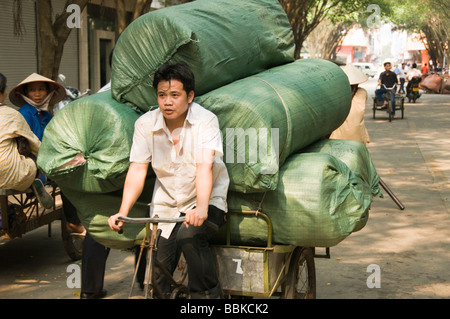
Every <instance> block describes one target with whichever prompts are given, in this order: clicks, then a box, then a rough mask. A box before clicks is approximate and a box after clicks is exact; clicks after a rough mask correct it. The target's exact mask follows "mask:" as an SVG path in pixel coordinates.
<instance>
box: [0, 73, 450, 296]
mask: <svg viewBox="0 0 450 319" xmlns="http://www.w3.org/2000/svg"><path fill="white" fill-rule="evenodd" d="M363 86H364V87H366V88H367V90H368V91H369V96H370V97H371V96H372V94H373V90H374V88H375V80H373V79H372V80H370V81H369V82H367V83H365V84H364V85H363ZM371 103H372V102H371V98H370V99H369V101H368V107H367V110H366V126H367V128H368V131H369V134H370V138H371V143H370V144H369V147H368V148H369V151H370V153H371V155H372V159H373V162H374V164H375V166H376V168H377V171H378V173H379V175H380V177H381V178H382V179H383V180H384V182H385V183H386V184H387V185H388V186H389V187H390V189H391V190H392V191H393V192H394V194H395V195H396V196H397V197H398V198H399V200H400V201H401V202H402V203H403V205H404V206H405V207H406V208H405V209H404V210H400V209H399V208H398V207H397V205H396V204H395V203H394V201H393V200H392V199H391V198H390V197H389V196H388V194H387V193H386V192H384V198H383V199H381V198H375V199H374V201H373V204H372V209H371V211H370V217H369V221H368V223H367V225H366V227H365V228H363V229H362V230H361V231H359V232H357V233H354V234H352V235H350V236H349V237H348V238H347V239H345V240H344V241H342V242H341V243H339V244H338V245H337V246H335V247H332V248H331V259H316V271H317V298H318V299H335V298H344V299H363V298H399V299H405V298H414V299H415V298H449V297H450V272H449V271H448V263H449V261H450V219H449V212H450V203H449V198H450V187H449V184H450V183H449V179H450V147H449V145H448V144H449V142H450V138H449V136H450V95H431V94H429V95H426V94H425V95H422V97H421V98H420V99H419V100H418V101H417V103H416V104H409V103H406V104H405V105H406V110H405V118H404V119H397V120H394V121H393V122H391V123H389V121H388V119H387V116H386V113H384V112H381V111H378V112H377V114H376V119H373V118H372V109H371ZM133 263H134V256H133V254H132V253H131V252H129V251H117V250H113V251H111V254H110V258H109V259H108V264H107V271H106V277H105V289H107V290H108V298H127V296H128V292H129V286H130V283H131V278H132V271H133ZM0 264H1V266H0V298H25V299H29V298H50V299H56V298H63V299H75V298H79V291H80V289H79V288H69V287H67V279H68V278H69V276H70V275H71V274H72V272H67V267H68V266H69V265H71V264H75V265H80V262H76V263H74V262H73V261H71V260H70V259H69V257H68V256H67V255H66V253H65V251H64V249H63V246H62V242H61V239H60V231H59V223H57V222H55V223H54V224H53V236H52V237H51V238H48V237H47V229H46V227H42V228H40V229H38V230H36V231H33V232H31V233H28V234H26V235H25V236H24V237H23V238H21V239H15V240H13V241H9V242H6V244H4V243H2V242H0ZM369 265H372V266H370V267H375V268H370V267H369ZM373 265H375V266H373ZM75 267H76V266H75ZM368 267H369V272H368ZM377 267H378V268H377ZM374 269H378V270H379V273H378V274H379V276H378V279H379V280H378V283H379V284H380V288H376V287H374V288H369V287H368V285H367V279H368V277H369V276H371V275H373V274H374ZM371 278H373V277H371Z"/></svg>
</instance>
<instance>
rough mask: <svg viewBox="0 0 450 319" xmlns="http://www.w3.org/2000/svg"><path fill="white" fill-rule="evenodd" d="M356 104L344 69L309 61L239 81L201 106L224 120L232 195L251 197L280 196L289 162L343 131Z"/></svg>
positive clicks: (201, 100) (210, 94)
mask: <svg viewBox="0 0 450 319" xmlns="http://www.w3.org/2000/svg"><path fill="white" fill-rule="evenodd" d="M351 98H352V96H351V90H350V84H349V81H348V78H347V76H346V74H345V73H344V72H343V71H342V69H341V68H340V67H338V66H337V65H336V64H334V63H332V62H329V61H326V60H322V59H306V60H297V61H295V62H292V63H288V64H285V65H281V66H277V67H274V68H271V69H269V70H266V71H264V72H261V73H259V74H256V75H254V76H250V77H247V78H244V79H241V80H238V81H235V82H233V83H230V84H228V85H225V86H223V87H220V88H218V89H215V90H213V91H211V92H208V93H206V94H204V95H202V96H199V97H197V98H196V100H195V101H196V102H197V103H199V104H200V105H202V106H203V107H205V108H206V109H208V110H210V111H212V112H213V113H214V114H216V115H217V117H218V119H219V124H220V127H221V130H222V134H223V140H224V162H225V164H226V165H227V169H228V173H229V175H230V190H232V191H236V192H241V193H251V192H262V191H266V190H274V189H275V188H276V187H277V184H278V174H279V173H278V169H279V167H280V166H281V165H283V163H284V161H285V160H286V158H287V157H288V156H289V155H291V154H293V153H295V152H297V151H299V150H300V149H302V148H304V147H306V146H308V145H310V144H311V143H313V142H315V141H317V140H319V139H321V138H322V137H324V136H327V135H329V134H330V133H331V132H333V131H334V130H335V129H336V128H338V127H339V126H340V125H341V124H342V123H343V122H344V121H345V119H346V117H347V115H348V112H349V111H350V107H351ZM274 130H275V131H274ZM260 132H262V133H263V134H261V135H260ZM272 133H274V136H272ZM246 135H247V137H248V141H245V139H246ZM261 148H266V150H263V151H262V152H261Z"/></svg>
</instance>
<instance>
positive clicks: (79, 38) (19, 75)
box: [0, 0, 165, 106]
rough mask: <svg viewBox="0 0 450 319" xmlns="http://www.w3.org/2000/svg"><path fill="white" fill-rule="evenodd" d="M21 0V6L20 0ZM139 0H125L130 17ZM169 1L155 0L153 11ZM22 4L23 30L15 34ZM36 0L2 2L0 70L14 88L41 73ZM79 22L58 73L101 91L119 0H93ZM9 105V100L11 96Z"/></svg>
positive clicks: (59, 4) (60, 5) (56, 5)
mask: <svg viewBox="0 0 450 319" xmlns="http://www.w3.org/2000/svg"><path fill="white" fill-rule="evenodd" d="M19 3H20V8H18V4H19ZM65 3H66V1H61V0H52V6H53V13H52V14H53V17H55V16H56V14H60V13H62V12H63V11H64V10H66V9H67V8H65V7H64V6H65ZM134 4H135V0H127V1H125V5H126V11H127V14H128V15H129V16H131V14H132V11H133V9H134ZM164 6H165V1H164V0H161V1H159V0H153V1H152V5H151V8H150V10H154V9H159V8H162V7H164ZM19 9H20V23H21V30H22V33H21V34H20V35H15V34H14V30H15V28H14V24H15V23H17V22H18V19H17V12H18V10H19ZM37 16H38V13H37V1H35V0H20V1H15V0H2V1H0V21H2V28H1V30H0V43H1V45H0V73H3V74H4V75H5V76H6V77H7V78H8V89H11V88H13V87H14V86H16V85H17V84H18V83H20V82H21V81H22V80H23V79H25V78H26V77H27V76H28V75H30V74H31V73H33V72H36V73H39V65H40V61H39V59H40V58H39V57H40V48H39V45H40V44H39V32H38V23H39V21H38V19H37ZM79 22H80V24H79V27H73V28H72V31H71V33H70V35H69V38H68V39H67V41H66V43H65V45H64V53H63V57H62V61H61V64H60V68H59V73H60V74H64V75H65V77H66V81H65V83H64V84H65V85H67V86H73V87H76V88H79V89H80V90H81V91H84V90H86V89H88V88H89V89H91V91H92V92H97V91H98V90H99V89H100V88H101V87H102V86H103V85H105V84H106V83H108V82H109V80H110V76H111V68H110V62H109V57H110V53H111V50H112V49H113V48H114V45H115V43H116V40H117V37H118V35H117V27H116V25H117V14H116V9H115V0H91V1H89V3H88V5H87V6H86V8H85V9H84V10H83V11H82V12H81V14H80V19H79ZM5 104H7V105H10V106H13V105H11V103H10V102H9V100H6V101H5Z"/></svg>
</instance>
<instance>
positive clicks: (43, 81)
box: [9, 73, 66, 140]
mask: <svg viewBox="0 0 450 319" xmlns="http://www.w3.org/2000/svg"><path fill="white" fill-rule="evenodd" d="M65 96H66V90H65V89H64V87H63V86H62V85H61V84H59V83H57V82H55V81H53V80H51V79H49V78H46V77H44V76H42V75H39V74H37V73H33V74H31V75H30V76H28V77H27V78H26V79H25V80H23V81H22V82H20V83H19V84H18V85H17V86H16V87H14V88H13V89H12V90H11V92H10V93H9V100H10V101H11V102H12V103H13V104H15V105H16V106H18V107H20V109H19V112H20V113H21V114H22V115H23V117H24V118H25V120H26V121H27V123H28V125H29V126H30V128H31V130H32V131H33V133H34V134H36V136H37V137H38V138H39V140H42V136H43V134H44V129H45V126H47V124H48V122H50V120H51V118H52V115H51V113H50V112H49V111H48V107H49V106H50V105H53V104H55V103H58V102H59V101H61V100H62V99H64V97H65Z"/></svg>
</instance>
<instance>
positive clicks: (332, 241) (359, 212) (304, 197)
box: [214, 141, 379, 247]
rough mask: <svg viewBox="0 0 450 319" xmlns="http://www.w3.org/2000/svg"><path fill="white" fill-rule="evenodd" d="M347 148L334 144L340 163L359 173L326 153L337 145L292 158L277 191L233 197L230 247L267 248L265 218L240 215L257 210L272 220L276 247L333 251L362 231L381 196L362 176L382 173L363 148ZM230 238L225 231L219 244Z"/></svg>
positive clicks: (233, 194) (230, 198)
mask: <svg viewBox="0 0 450 319" xmlns="http://www.w3.org/2000/svg"><path fill="white" fill-rule="evenodd" d="M325 144H326V143H325ZM344 144H345V143H343V144H341V146H342V148H339V150H337V147H338V145H337V144H336V145H334V146H336V151H335V153H336V155H337V153H340V154H339V155H340V156H341V158H342V159H343V160H344V161H345V162H347V163H348V164H349V166H352V167H354V168H355V173H353V172H352V171H351V170H350V168H349V166H347V165H346V164H345V163H344V162H343V161H341V160H340V159H338V158H337V157H335V156H333V155H330V154H328V153H327V152H329V151H330V149H333V146H332V147H331V148H328V149H327V147H326V146H324V145H322V147H320V145H317V152H313V153H299V154H293V155H291V156H290V157H289V158H288V159H287V161H286V163H285V164H284V165H283V167H282V168H281V170H280V180H279V183H278V187H277V189H276V190H275V191H268V192H266V193H265V194H242V193H237V192H230V193H229V195H228V208H229V214H232V215H231V216H229V223H230V225H229V227H230V228H229V232H230V235H231V243H232V244H236V245H263V244H265V243H266V241H267V239H268V226H267V222H266V221H265V219H263V218H261V217H255V216H253V215H243V214H242V213H241V212H242V211H250V212H251V211H256V210H258V208H259V207H260V208H261V212H262V213H264V214H266V215H267V216H268V217H269V218H270V220H271V223H272V227H273V229H272V234H273V238H272V242H273V243H278V244H289V245H295V246H309V247H332V246H335V245H337V244H338V243H339V242H341V241H342V240H343V239H345V238H346V237H347V236H349V235H350V234H351V233H352V232H356V231H358V230H361V229H362V228H363V227H364V226H365V225H366V223H367V220H368V217H369V208H370V205H371V203H372V199H373V196H374V195H375V194H376V195H379V190H378V185H376V187H373V186H371V185H370V184H369V183H367V182H366V181H364V180H363V179H362V178H361V177H364V178H366V179H367V180H376V179H377V173H376V170H375V169H374V167H373V164H372V162H371V160H370V157H366V155H364V152H363V151H361V147H359V146H358V145H355V144H354V143H353V141H350V143H349V145H344ZM360 145H361V146H362V144H360ZM329 153H331V152H329ZM260 205H261V206H260ZM233 212H238V214H233ZM225 238H226V229H225V228H224V227H223V228H221V230H220V231H219V233H218V234H217V235H216V236H215V238H214V241H215V242H216V243H224V242H225Z"/></svg>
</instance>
